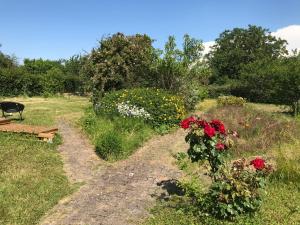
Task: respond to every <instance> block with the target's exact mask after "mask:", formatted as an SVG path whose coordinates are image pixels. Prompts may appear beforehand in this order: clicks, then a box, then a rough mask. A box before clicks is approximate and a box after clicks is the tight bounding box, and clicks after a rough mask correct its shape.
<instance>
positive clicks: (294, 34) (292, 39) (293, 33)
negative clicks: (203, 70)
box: [203, 25, 300, 54]
mask: <svg viewBox="0 0 300 225" xmlns="http://www.w3.org/2000/svg"><path fill="white" fill-rule="evenodd" d="M271 34H272V35H274V36H275V37H278V38H281V39H284V40H286V41H287V42H288V44H287V49H288V50H289V51H290V52H291V51H292V50H293V49H298V50H300V25H290V26H287V27H283V28H280V29H278V30H276V31H274V32H272V33H271ZM214 44H215V42H214V41H208V42H204V43H203V45H204V47H205V49H204V54H207V53H208V52H209V51H210V47H211V46H213V45H214Z"/></svg>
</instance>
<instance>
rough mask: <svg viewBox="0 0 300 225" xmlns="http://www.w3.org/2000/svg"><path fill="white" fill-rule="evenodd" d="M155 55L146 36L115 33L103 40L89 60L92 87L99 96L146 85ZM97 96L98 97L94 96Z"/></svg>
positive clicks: (149, 39)
mask: <svg viewBox="0 0 300 225" xmlns="http://www.w3.org/2000/svg"><path fill="white" fill-rule="evenodd" d="M155 57H156V54H155V50H154V48H153V47H152V40H151V38H150V37H148V36H147V35H141V34H136V35H132V36H126V35H124V34H122V33H116V34H114V35H112V36H109V37H105V38H102V40H101V41H100V43H99V47H97V48H94V49H93V50H92V52H91V54H90V55H89V57H88V60H87V67H88V68H87V71H88V70H90V71H88V74H90V73H92V81H93V87H94V88H95V91H96V92H98V94H100V95H102V94H103V93H104V91H107V90H112V89H121V88H129V87H135V86H141V85H147V77H148V76H150V74H151V71H150V68H151V66H152V64H153V62H154V60H155ZM94 97H96V96H94Z"/></svg>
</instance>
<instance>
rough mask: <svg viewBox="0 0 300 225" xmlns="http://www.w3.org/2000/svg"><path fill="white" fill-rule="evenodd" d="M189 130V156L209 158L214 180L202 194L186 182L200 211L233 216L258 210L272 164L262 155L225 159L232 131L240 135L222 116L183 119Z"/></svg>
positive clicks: (191, 157) (225, 216)
mask: <svg viewBox="0 0 300 225" xmlns="http://www.w3.org/2000/svg"><path fill="white" fill-rule="evenodd" d="M180 125H181V127H182V128H183V129H185V130H188V134H187V136H186V142H188V143H189V145H190V146H189V149H188V152H187V153H188V156H189V158H190V159H191V161H192V162H195V161H200V160H207V161H208V162H209V165H210V167H211V173H210V177H211V178H212V183H211V186H210V188H209V191H208V193H206V194H204V195H203V196H202V195H199V193H201V190H198V189H197V188H196V189H195V188H194V186H195V185H194V184H193V183H191V184H189V183H185V184H183V185H182V186H183V188H184V190H185V191H186V194H187V195H188V196H189V197H191V198H192V199H193V201H192V202H193V203H194V204H195V203H196V205H197V207H198V208H199V209H200V210H201V211H205V213H210V214H212V215H213V216H215V217H218V218H226V219H228V218H230V219H233V218H234V217H235V216H237V215H240V214H242V213H249V212H254V211H256V210H257V209H258V208H259V207H260V204H261V192H260V190H261V189H262V188H263V187H264V185H265V181H266V178H267V176H268V175H269V174H270V173H271V172H272V167H271V166H270V165H269V164H267V163H266V161H265V160H264V159H263V158H261V157H256V158H254V159H252V160H250V161H249V160H248V161H247V160H245V159H240V160H236V161H234V162H233V163H230V162H229V163H228V162H226V160H225V159H226V156H227V155H228V150H229V149H230V147H231V146H232V145H233V143H232V140H231V139H230V138H229V136H230V135H232V136H235V137H239V135H238V133H237V132H236V131H226V128H225V125H224V124H223V122H222V121H220V120H216V119H215V120H212V121H206V120H203V119H200V118H199V117H196V116H191V117H188V118H186V119H184V120H183V121H181V123H180Z"/></svg>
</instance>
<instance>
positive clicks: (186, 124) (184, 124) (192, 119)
mask: <svg viewBox="0 0 300 225" xmlns="http://www.w3.org/2000/svg"><path fill="white" fill-rule="evenodd" d="M196 121H197V120H196V118H195V117H193V116H191V117H189V118H186V119H184V120H182V121H181V122H180V126H181V127H182V128H183V129H185V130H186V129H188V128H189V127H190V125H191V124H192V123H195V122H196Z"/></svg>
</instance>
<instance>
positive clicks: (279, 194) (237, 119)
mask: <svg viewBox="0 0 300 225" xmlns="http://www.w3.org/2000/svg"><path fill="white" fill-rule="evenodd" d="M213 102H214V100H209V101H205V102H204V104H200V105H199V106H198V109H201V110H205V108H206V109H208V108H211V107H212V106H213V105H214V103H213ZM279 110H280V108H278V107H276V106H274V105H264V104H248V107H246V108H245V109H238V108H236V109H232V108H230V107H227V108H226V107H225V108H214V107H212V108H211V109H209V111H208V112H207V113H206V116H207V117H209V118H219V119H221V120H223V121H224V123H225V125H227V126H228V127H229V128H233V129H234V130H238V132H239V134H240V136H241V138H240V140H237V142H236V146H235V147H234V149H233V153H232V157H233V158H241V157H249V156H255V155H262V156H263V157H264V158H266V159H269V160H271V161H273V162H275V168H276V170H275V172H274V173H273V174H272V176H271V177H270V179H269V182H268V184H267V187H266V190H265V192H264V193H263V204H262V206H261V209H260V210H259V211H258V212H257V213H256V214H254V215H244V216H241V217H238V218H236V219H235V220H234V221H226V220H218V219H215V218H213V217H212V216H209V215H205V214H203V213H200V214H199V212H201V209H197V208H195V207H194V206H192V204H191V202H190V199H189V198H188V197H184V196H183V197H181V196H173V197H171V199H170V200H168V201H159V202H158V204H157V206H156V207H155V208H153V209H152V216H151V217H150V218H149V219H148V220H146V221H145V222H144V223H143V224H144V225H166V224H169V225H171V224H172V225H173V224H174V225H196V224H203V225H204V224H205V225H206V224H213V225H215V224H216V225H218V224H240V225H246V224H257V225H265V224H268V225H269V224H270V225H275V224H276V225H285V224H286V225H290V224H294V225H296V224H300V205H299V202H300V137H299V135H298V134H299V133H300V128H299V125H300V124H299V121H297V120H296V119H294V118H292V117H290V116H286V115H282V114H280V113H278V112H279ZM257 118H259V119H257ZM245 120H246V121H247V123H249V125H247V126H244V122H245ZM241 122H243V123H241ZM181 163H184V164H181V165H185V166H184V172H185V173H186V174H191V173H193V174H194V175H196V177H197V173H198V172H199V171H197V169H195V168H199V166H198V165H197V164H195V163H190V162H188V161H187V162H181ZM185 179H189V178H188V177H186V178H185ZM197 182H199V185H200V186H202V187H204V191H205V190H206V189H205V188H206V186H207V182H205V180H203V175H202V176H201V175H200V173H199V176H198V181H197Z"/></svg>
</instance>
